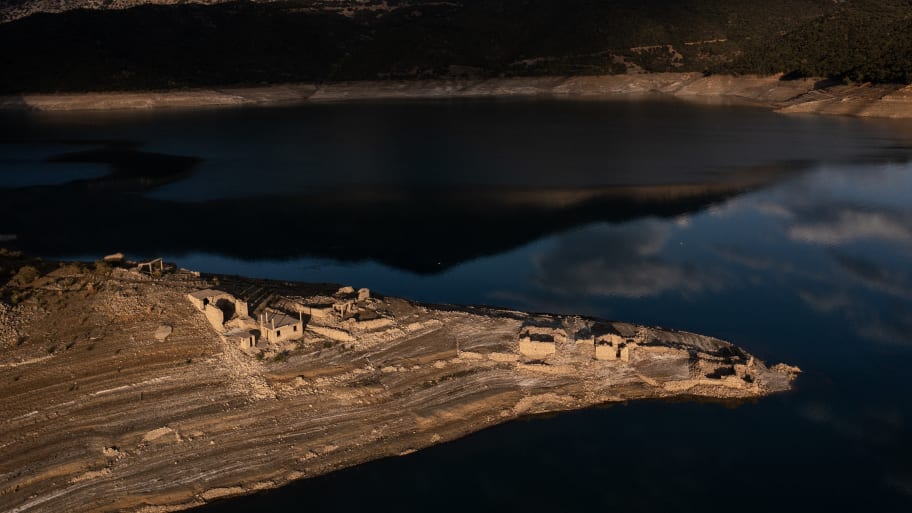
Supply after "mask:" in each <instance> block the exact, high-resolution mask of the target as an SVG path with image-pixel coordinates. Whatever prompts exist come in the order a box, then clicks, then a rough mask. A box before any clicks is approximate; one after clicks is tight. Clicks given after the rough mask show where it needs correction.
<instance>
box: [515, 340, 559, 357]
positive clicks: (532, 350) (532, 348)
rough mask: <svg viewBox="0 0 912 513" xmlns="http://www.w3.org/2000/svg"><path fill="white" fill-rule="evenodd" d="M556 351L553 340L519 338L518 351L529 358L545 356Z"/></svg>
mask: <svg viewBox="0 0 912 513" xmlns="http://www.w3.org/2000/svg"><path fill="white" fill-rule="evenodd" d="M556 351H557V348H556V346H555V344H554V342H536V341H533V340H532V339H530V338H529V337H523V338H521V339H519V352H520V353H522V354H524V355H526V356H528V357H531V358H545V357H547V356H549V355H552V354H554V353H555V352H556Z"/></svg>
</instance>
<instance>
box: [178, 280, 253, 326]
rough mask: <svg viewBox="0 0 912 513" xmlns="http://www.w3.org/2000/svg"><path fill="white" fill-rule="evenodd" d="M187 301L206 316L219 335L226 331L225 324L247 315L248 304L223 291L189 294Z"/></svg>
mask: <svg viewBox="0 0 912 513" xmlns="http://www.w3.org/2000/svg"><path fill="white" fill-rule="evenodd" d="M187 299H189V300H190V303H191V304H193V306H195V307H196V309H197V310H199V311H201V312H203V313H204V314H206V319H208V320H209V324H212V327H213V328H215V330H216V331H218V332H219V333H223V332H224V331H225V323H226V322H228V321H230V320H231V319H233V318H236V317H237V318H244V317H248V315H247V302H245V301H241V300H240V299H237V298H235V297H234V296H232V295H231V294H229V293H227V292H223V291H221V290H213V289H205V290H199V291H196V292H191V293H190V294H187Z"/></svg>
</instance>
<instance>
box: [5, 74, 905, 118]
mask: <svg viewBox="0 0 912 513" xmlns="http://www.w3.org/2000/svg"><path fill="white" fill-rule="evenodd" d="M822 84H824V82H823V81H822V80H821V79H814V78H805V79H798V80H780V76H779V75H772V76H737V77H736V76H730V75H710V76H704V75H703V74H701V73H650V74H639V75H601V76H551V77H517V78H491V79H462V80H419V81H359V82H332V83H325V84H309V83H298V84H280V85H269V86H259V87H226V88H204V89H186V90H173V91H123V92H92V93H58V94H23V95H14V96H0V110H7V111H10V110H14V111H15V110H19V111H25V110H34V111H114V110H149V109H174V108H181V109H192V108H211V107H240V106H267V105H297V104H305V103H329V102H345V101H365V100H414V99H456V98H508V97H541V98H562V99H593V100H599V99H601V100H610V99H625V98H632V97H638V96H644V95H651V94H658V95H664V96H668V97H672V98H677V99H681V100H684V101H690V102H697V103H710V104H740V105H753V106H757V107H764V108H768V109H772V110H775V111H777V112H784V113H813V114H827V115H843V116H858V117H873V118H898V119H908V118H912V86H902V85H898V84H897V85H869V84H864V85H822Z"/></svg>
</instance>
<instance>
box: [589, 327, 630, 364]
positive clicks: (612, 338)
mask: <svg viewBox="0 0 912 513" xmlns="http://www.w3.org/2000/svg"><path fill="white" fill-rule="evenodd" d="M635 348H636V344H635V343H634V342H631V341H628V340H627V339H625V338H624V337H622V336H620V335H618V334H615V333H603V334H601V335H597V336H596V337H595V359H596V360H621V361H623V362H629V361H630V357H631V355H632V354H633V351H634V349H635Z"/></svg>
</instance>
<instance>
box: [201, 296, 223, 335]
mask: <svg viewBox="0 0 912 513" xmlns="http://www.w3.org/2000/svg"><path fill="white" fill-rule="evenodd" d="M203 313H205V314H206V320H208V321H209V324H211V325H212V327H213V328H215V331H218V332H221V331H224V330H225V313H224V312H222V310H221V309H220V308H219V307H217V306H215V305H213V304H211V303H210V304H208V305H206V306H205V308H204V309H203Z"/></svg>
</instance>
